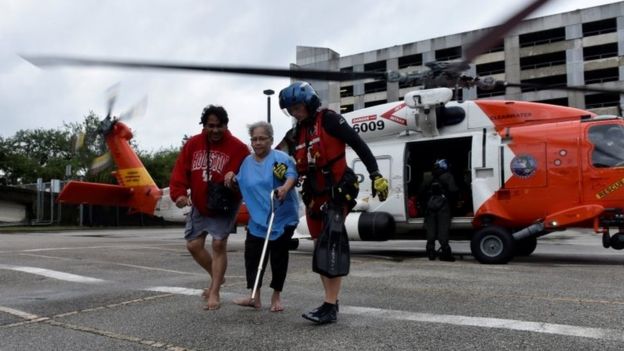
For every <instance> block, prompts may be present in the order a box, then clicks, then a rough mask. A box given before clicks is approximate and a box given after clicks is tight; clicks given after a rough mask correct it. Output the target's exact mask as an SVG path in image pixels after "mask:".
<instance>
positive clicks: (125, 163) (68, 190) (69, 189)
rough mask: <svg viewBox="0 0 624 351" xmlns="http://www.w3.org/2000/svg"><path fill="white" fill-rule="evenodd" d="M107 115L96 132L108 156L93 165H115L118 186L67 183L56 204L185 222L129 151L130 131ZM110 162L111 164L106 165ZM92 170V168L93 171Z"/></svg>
mask: <svg viewBox="0 0 624 351" xmlns="http://www.w3.org/2000/svg"><path fill="white" fill-rule="evenodd" d="M110 110H111V109H110V107H109V113H108V115H107V116H106V118H104V120H103V121H102V122H101V124H100V126H99V128H98V132H99V133H101V134H102V135H103V137H104V138H105V140H106V145H107V147H108V150H109V151H108V152H107V153H106V154H104V155H103V156H101V157H99V158H98V159H99V160H98V159H96V161H94V163H99V165H96V166H95V167H97V168H105V167H107V166H108V164H109V162H114V164H115V165H116V166H117V169H116V170H115V171H113V172H112V174H113V176H114V177H115V179H116V180H117V184H102V183H93V182H83V181H70V182H68V183H67V184H66V185H65V186H64V187H63V190H62V191H61V193H60V194H59V197H58V200H57V201H59V202H62V203H67V204H91V205H102V206H121V207H127V208H128V209H129V210H130V212H141V213H145V214H149V215H153V216H156V217H161V218H163V219H164V220H166V221H169V222H184V221H185V218H186V212H188V208H181V209H180V208H178V207H176V206H175V203H174V202H173V201H172V200H171V198H170V197H169V188H163V189H160V188H159V187H158V186H157V185H156V183H155V182H154V180H153V179H152V177H151V176H150V174H149V173H148V171H147V169H146V168H145V166H144V165H143V163H142V162H141V160H140V159H139V157H138V156H137V154H136V153H135V152H134V150H133V149H132V146H131V145H130V143H129V142H130V140H131V139H132V131H131V130H130V128H128V126H127V125H126V124H125V123H123V122H121V121H120V120H119V119H118V118H115V117H111V114H110ZM109 160H110V161H109ZM93 167H94V166H92V168H93ZM248 221H249V213H248V212H247V208H246V207H245V206H244V204H243V205H242V206H241V208H240V210H239V213H238V216H237V218H236V223H237V224H239V225H246V224H247V222H248Z"/></svg>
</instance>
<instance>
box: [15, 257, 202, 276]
mask: <svg viewBox="0 0 624 351" xmlns="http://www.w3.org/2000/svg"><path fill="white" fill-rule="evenodd" d="M20 256H30V257H41V258H52V259H56V260H64V261H74V260H76V259H75V258H73V257H58V256H48V255H38V254H25V253H23V254H20ZM83 262H84V261H83ZM89 262H90V263H101V264H110V265H115V266H123V267H131V268H138V269H145V270H149V271H159V272H168V273H177V274H185V275H199V276H205V275H206V273H193V272H183V271H176V270H173V269H164V268H156V267H148V266H139V265H134V264H128V263H117V262H108V261H98V260H89Z"/></svg>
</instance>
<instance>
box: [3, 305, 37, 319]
mask: <svg viewBox="0 0 624 351" xmlns="http://www.w3.org/2000/svg"><path fill="white" fill-rule="evenodd" d="M0 312H4V313H8V314H11V315H13V316H16V317H20V318H23V319H27V320H29V321H31V320H34V319H38V318H40V317H39V316H37V315H36V314H31V313H28V312H24V311H20V310H16V309H14V308H10V307H4V306H0Z"/></svg>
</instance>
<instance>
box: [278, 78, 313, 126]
mask: <svg viewBox="0 0 624 351" xmlns="http://www.w3.org/2000/svg"><path fill="white" fill-rule="evenodd" d="M300 103H303V104H304V105H305V106H306V109H307V110H308V112H309V113H310V115H312V114H314V112H315V111H316V110H317V109H318V108H319V107H320V106H321V99H320V98H319V96H318V94H317V93H316V91H314V88H312V86H311V85H310V83H308V82H294V83H292V84H291V85H289V86H287V87H286V88H284V89H282V91H280V93H279V105H280V108H281V109H282V111H283V112H284V113H285V114H286V116H288V117H292V115H291V114H290V113H289V111H288V109H289V108H291V107H292V106H294V105H297V104H300Z"/></svg>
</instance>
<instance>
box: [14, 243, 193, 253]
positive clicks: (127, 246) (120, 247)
mask: <svg viewBox="0 0 624 351" xmlns="http://www.w3.org/2000/svg"><path fill="white" fill-rule="evenodd" d="M167 245H170V244H167ZM92 249H120V250H134V249H146V250H160V251H171V252H182V253H185V252H187V251H186V250H184V249H165V248H162V247H154V246H137V245H123V246H120V245H101V246H75V247H46V248H43V249H28V250H21V252H44V251H60V250H92Z"/></svg>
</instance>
